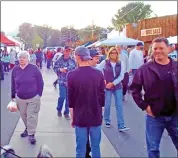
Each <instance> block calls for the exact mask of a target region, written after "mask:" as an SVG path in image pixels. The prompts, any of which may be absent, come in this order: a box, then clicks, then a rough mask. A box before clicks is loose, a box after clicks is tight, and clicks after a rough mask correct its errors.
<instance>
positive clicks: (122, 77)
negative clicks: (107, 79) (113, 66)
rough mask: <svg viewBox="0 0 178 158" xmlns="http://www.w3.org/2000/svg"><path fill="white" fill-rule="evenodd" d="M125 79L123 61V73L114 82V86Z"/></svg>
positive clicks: (122, 64)
mask: <svg viewBox="0 0 178 158" xmlns="http://www.w3.org/2000/svg"><path fill="white" fill-rule="evenodd" d="M123 79H124V63H123V61H121V72H120V75H119V77H118V78H116V79H115V80H114V81H113V84H114V85H115V86H116V85H117V84H119V83H120V82H121V81H122V80H123Z"/></svg>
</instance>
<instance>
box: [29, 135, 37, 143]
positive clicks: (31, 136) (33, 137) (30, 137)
mask: <svg viewBox="0 0 178 158" xmlns="http://www.w3.org/2000/svg"><path fill="white" fill-rule="evenodd" d="M28 140H29V142H30V143H31V144H35V143H36V139H35V135H34V134H33V135H29V136H28Z"/></svg>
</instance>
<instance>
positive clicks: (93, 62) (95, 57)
mask: <svg viewBox="0 0 178 158" xmlns="http://www.w3.org/2000/svg"><path fill="white" fill-rule="evenodd" d="M89 51H90V56H91V57H92V59H91V61H90V65H91V66H93V67H96V66H97V64H99V60H100V57H101V55H100V54H99V52H98V51H97V50H96V49H90V50H89Z"/></svg>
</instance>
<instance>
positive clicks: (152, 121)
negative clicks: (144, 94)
mask: <svg viewBox="0 0 178 158" xmlns="http://www.w3.org/2000/svg"><path fill="white" fill-rule="evenodd" d="M177 121H178V119H177V117H176V116H170V117H164V116H161V117H155V118H154V117H152V116H149V115H146V144H147V152H148V157H149V158H159V157H160V152H159V145H160V141H161V137H162V134H163V132H164V129H166V130H167V131H168V133H169V135H170V137H171V139H172V142H173V143H174V145H175V147H176V149H177V150H178V129H177V128H178V127H177Z"/></svg>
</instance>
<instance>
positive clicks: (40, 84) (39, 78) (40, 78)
mask: <svg viewBox="0 0 178 158" xmlns="http://www.w3.org/2000/svg"><path fill="white" fill-rule="evenodd" d="M36 79H37V85H38V95H39V96H40V97H41V96H42V94H43V87H44V81H43V76H42V74H41V72H40V70H39V69H38V68H37V67H36Z"/></svg>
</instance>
